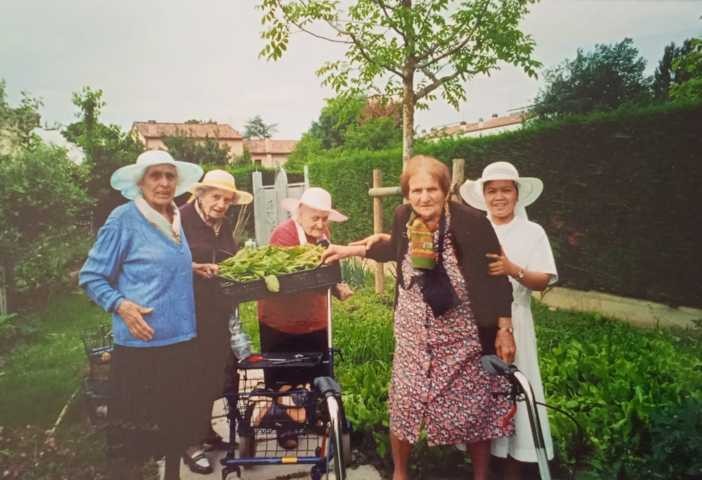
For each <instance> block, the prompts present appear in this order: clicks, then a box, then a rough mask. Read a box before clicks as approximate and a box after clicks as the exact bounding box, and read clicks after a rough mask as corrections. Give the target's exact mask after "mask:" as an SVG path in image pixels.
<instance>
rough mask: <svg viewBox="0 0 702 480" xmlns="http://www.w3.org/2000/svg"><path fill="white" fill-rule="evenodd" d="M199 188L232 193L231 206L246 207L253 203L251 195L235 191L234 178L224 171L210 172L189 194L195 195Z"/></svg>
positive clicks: (195, 184)
mask: <svg viewBox="0 0 702 480" xmlns="http://www.w3.org/2000/svg"><path fill="white" fill-rule="evenodd" d="M201 188H219V189H220V190H226V191H227V192H233V193H234V195H235V197H234V203H233V204H232V205H248V204H249V203H251V202H252V201H253V195H251V194H250V193H249V192H245V191H243V190H237V188H236V180H234V176H233V175H232V174H231V173H229V172H226V171H224V170H210V171H209V172H207V173H206V174H205V176H204V177H203V178H202V180H200V181H199V182H197V183H194V184H193V186H192V187H190V193H192V194H193V195H195V193H196V192H197V191H198V190H199V189H201Z"/></svg>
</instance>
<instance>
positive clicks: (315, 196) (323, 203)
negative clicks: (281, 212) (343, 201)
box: [280, 187, 348, 222]
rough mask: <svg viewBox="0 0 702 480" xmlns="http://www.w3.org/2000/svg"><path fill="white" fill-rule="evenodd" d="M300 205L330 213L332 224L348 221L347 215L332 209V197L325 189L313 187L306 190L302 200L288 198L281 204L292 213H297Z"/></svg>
mask: <svg viewBox="0 0 702 480" xmlns="http://www.w3.org/2000/svg"><path fill="white" fill-rule="evenodd" d="M300 204H302V205H307V206H308V207H311V208H314V209H316V210H321V211H323V212H329V220H330V221H332V222H345V221H346V220H348V217H347V216H346V215H344V214H342V213H340V212H338V211H336V210H334V209H333V208H332V199H331V195H330V194H329V192H327V191H326V190H324V189H323V188H319V187H311V188H308V189H307V190H305V192H304V193H303V194H302V196H301V197H300V198H286V199H284V200H283V201H282V202H280V205H281V206H282V207H283V208H284V209H285V210H287V211H288V212H290V213H294V212H296V211H297V209H298V207H299V206H300Z"/></svg>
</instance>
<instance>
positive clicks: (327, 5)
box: [259, 0, 539, 161]
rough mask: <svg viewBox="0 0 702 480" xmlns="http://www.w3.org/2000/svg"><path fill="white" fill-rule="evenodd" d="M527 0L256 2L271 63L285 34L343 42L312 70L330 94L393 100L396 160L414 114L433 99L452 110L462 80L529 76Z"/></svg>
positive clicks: (409, 138) (408, 143)
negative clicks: (397, 118)
mask: <svg viewBox="0 0 702 480" xmlns="http://www.w3.org/2000/svg"><path fill="white" fill-rule="evenodd" d="M532 3H535V0H501V1H499V2H495V1H493V0H402V1H399V2H388V1H386V0H354V1H350V2H343V5H342V2H340V1H338V0H295V1H292V0H289V1H285V0H261V2H260V4H259V9H260V10H261V12H262V21H263V24H264V31H263V33H262V37H263V39H264V40H265V41H266V45H265V46H264V48H263V50H262V51H261V55H262V56H263V57H265V58H268V59H273V60H276V59H279V58H280V57H281V56H282V55H283V53H284V52H285V51H286V50H287V48H288V44H289V40H290V35H291V33H294V32H297V31H302V32H305V33H307V34H309V35H312V36H314V37H315V38H319V39H321V40H326V41H329V42H333V43H337V44H341V45H344V46H345V47H346V53H345V56H344V59H343V60H332V61H329V62H327V63H325V64H324V65H322V67H321V68H320V69H319V70H318V71H317V74H318V75H319V76H320V77H321V78H322V82H323V83H324V84H325V85H328V86H330V87H331V88H333V89H334V90H335V91H336V92H337V93H346V94H352V95H357V94H361V95H368V94H378V95H380V96H383V97H385V98H388V99H391V100H393V101H401V104H402V112H403V125H402V130H403V161H407V160H408V159H409V157H410V156H411V155H412V148H413V141H414V112H415V109H416V108H424V107H426V106H427V105H428V104H429V102H431V101H433V100H434V99H436V98H437V96H439V95H440V96H441V97H442V98H443V99H444V100H446V102H448V103H449V104H450V105H452V106H454V107H455V108H458V106H459V104H460V103H461V102H462V101H464V100H466V98H467V94H466V87H465V82H467V81H469V80H470V79H472V78H473V77H474V76H476V75H479V74H486V73H489V72H490V71H492V70H494V69H496V68H499V65H500V63H501V62H505V63H509V64H513V65H516V66H518V67H521V68H522V69H523V70H524V71H525V72H526V73H527V74H529V75H536V68H538V66H539V63H538V62H537V61H536V60H534V59H533V58H532V53H533V50H534V41H533V39H532V38H531V37H530V36H529V35H527V34H524V33H523V32H522V31H521V30H520V29H519V22H520V20H521V18H522V17H523V16H524V15H525V14H526V13H527V11H528V10H527V9H528V6H529V5H530V4H532Z"/></svg>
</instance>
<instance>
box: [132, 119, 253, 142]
mask: <svg viewBox="0 0 702 480" xmlns="http://www.w3.org/2000/svg"><path fill="white" fill-rule="evenodd" d="M132 130H136V131H138V132H139V133H140V134H141V135H142V136H143V137H144V138H164V137H173V136H179V135H183V136H186V137H190V138H216V139H219V140H241V138H242V137H241V134H240V133H239V132H237V131H236V130H234V129H233V128H232V127H231V126H229V125H227V124H226V123H214V122H212V123H166V122H152V121H149V122H134V124H133V125H132Z"/></svg>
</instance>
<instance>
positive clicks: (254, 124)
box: [244, 115, 278, 140]
mask: <svg viewBox="0 0 702 480" xmlns="http://www.w3.org/2000/svg"><path fill="white" fill-rule="evenodd" d="M277 127H278V125H277V124H275V123H265V122H264V121H263V119H262V118H261V116H260V115H256V116H255V117H253V118H250V119H249V120H248V121H247V122H246V125H244V138H254V139H259V140H262V139H264V138H272V137H273V134H274V133H275V132H276V130H277Z"/></svg>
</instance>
